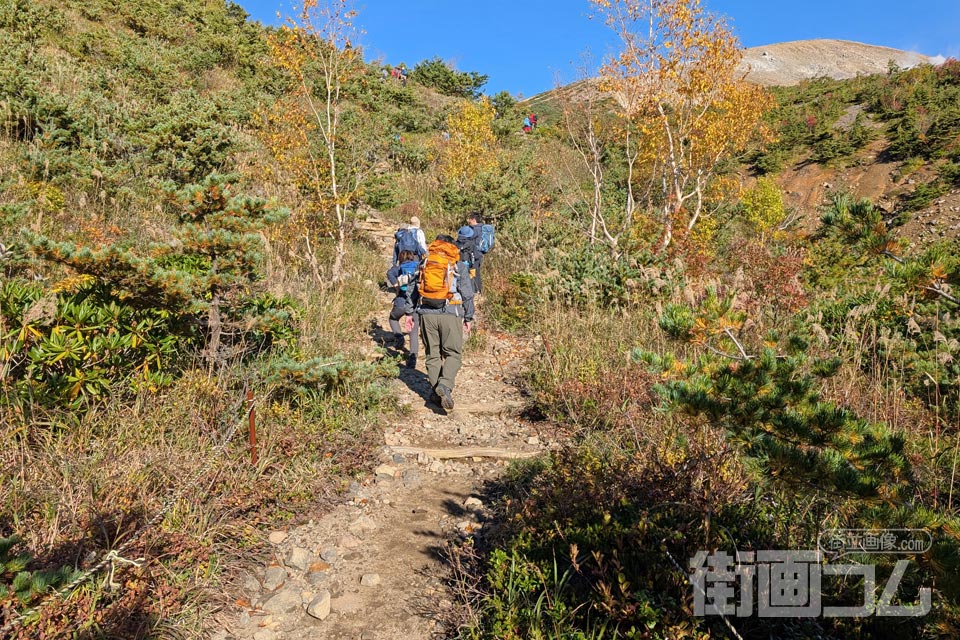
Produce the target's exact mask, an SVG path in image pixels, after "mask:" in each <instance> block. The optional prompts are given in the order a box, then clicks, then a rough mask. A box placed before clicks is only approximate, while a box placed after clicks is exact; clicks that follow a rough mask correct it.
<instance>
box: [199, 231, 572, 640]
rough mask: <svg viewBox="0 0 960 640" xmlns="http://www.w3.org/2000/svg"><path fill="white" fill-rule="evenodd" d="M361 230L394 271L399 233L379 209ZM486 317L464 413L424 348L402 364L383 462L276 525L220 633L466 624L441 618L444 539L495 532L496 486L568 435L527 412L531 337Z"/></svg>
mask: <svg viewBox="0 0 960 640" xmlns="http://www.w3.org/2000/svg"><path fill="white" fill-rule="evenodd" d="M360 230H361V231H362V232H363V233H364V234H365V235H366V237H367V238H368V239H370V240H371V241H372V242H375V243H377V245H378V246H380V248H381V249H382V251H381V253H382V255H383V256H384V260H385V262H384V268H383V271H384V272H386V269H387V267H388V266H389V263H390V260H391V257H392V253H393V233H394V231H395V227H394V226H393V225H392V224H390V223H388V222H386V221H383V220H382V219H380V218H378V217H368V218H367V220H365V221H364V222H363V223H361V224H360ZM371 286H378V285H377V284H373V283H371ZM380 296H381V300H382V302H383V304H382V305H381V311H380V313H379V314H378V316H377V317H376V318H371V321H370V327H371V329H370V332H369V333H370V335H371V340H372V342H373V344H374V347H376V346H382V345H383V344H384V341H385V340H389V339H390V338H391V337H392V333H391V332H390V329H389V325H388V323H387V314H388V312H389V309H390V302H391V301H392V299H393V294H392V293H390V292H388V291H386V290H385V289H382V288H381V290H380ZM477 320H478V323H477V330H479V331H480V332H483V334H484V336H483V338H484V339H482V340H478V341H477V342H478V343H479V344H480V345H481V346H482V349H476V348H474V349H471V347H470V346H468V347H467V348H466V351H465V353H464V359H463V367H462V369H461V370H460V372H459V374H458V376H457V385H456V389H455V390H454V398H455V401H456V406H455V409H454V410H453V411H452V412H451V413H450V414H449V415H447V414H446V412H444V410H443V409H441V408H440V407H437V406H434V405H433V404H432V403H429V401H428V398H429V395H430V389H429V383H428V382H427V377H426V373H425V369H424V366H423V347H422V346H421V354H420V358H419V362H418V364H417V367H416V369H408V368H406V367H405V366H401V368H400V375H399V377H398V378H397V379H395V380H393V381H392V382H391V385H392V390H393V392H394V393H395V394H396V397H397V398H398V399H399V401H400V403H401V405H402V410H401V411H400V412H398V414H397V415H395V416H388V417H386V418H385V420H387V421H388V422H385V423H384V424H383V425H382V429H381V430H380V431H381V432H382V438H383V441H382V445H383V446H382V447H380V448H379V450H378V455H379V462H380V464H379V466H377V467H376V468H375V469H373V470H372V472H371V473H369V474H367V475H366V476H365V478H364V479H363V480H362V481H359V482H356V481H355V482H352V483H351V485H350V489H349V491H348V492H347V493H346V494H345V495H343V496H340V497H339V498H338V499H337V503H336V504H335V506H334V507H333V508H332V509H331V510H330V511H329V512H327V513H323V514H318V516H317V517H316V518H314V519H311V520H310V521H309V522H308V523H307V524H304V525H300V526H296V527H292V528H290V529H288V530H277V531H273V532H272V533H270V536H269V540H270V544H271V549H270V552H271V553H270V556H271V558H270V559H269V560H267V561H266V562H265V563H264V564H263V565H261V566H259V567H253V568H250V569H249V570H248V572H247V574H246V575H245V577H243V578H242V588H241V589H240V591H241V593H239V594H237V595H238V596H239V597H238V599H237V601H236V606H233V607H231V608H229V609H227V610H224V611H222V612H220V613H219V614H218V616H217V620H216V625H215V627H214V628H215V629H216V632H215V633H214V634H213V636H212V638H213V639H214V640H229V639H234V640H247V639H253V640H305V639H308V638H309V639H319V638H324V639H327V638H329V639H331V640H341V639H342V640H347V639H349V640H359V639H362V640H400V639H402V640H426V639H429V638H442V637H448V636H450V635H452V634H453V633H454V632H455V631H456V630H455V629H444V628H442V624H441V622H440V621H441V620H442V619H443V617H444V616H443V611H444V610H445V609H450V608H452V607H454V606H455V604H454V603H455V598H454V596H453V594H451V593H448V592H447V587H446V586H445V584H444V581H443V576H444V575H445V560H444V556H443V548H444V545H445V543H446V542H447V541H448V540H452V539H455V538H457V537H458V536H459V537H467V536H475V537H479V536H482V535H483V534H484V530H485V529H487V530H489V528H490V527H491V526H492V525H493V524H494V523H491V522H489V521H487V519H486V516H485V513H486V512H485V505H484V504H483V502H482V501H481V499H480V498H481V497H482V496H483V486H484V482H486V481H489V480H491V479H494V478H496V477H497V476H498V475H499V474H501V473H502V472H503V470H504V469H505V468H506V465H507V464H509V461H510V460H511V459H514V458H523V457H530V456H533V455H536V454H537V453H539V452H541V451H542V450H544V449H545V448H546V447H548V446H549V445H550V444H551V441H552V440H555V439H556V434H555V433H553V432H552V430H551V431H549V432H547V431H544V430H545V429H548V427H547V426H545V425H547V424H548V423H542V422H541V423H536V424H534V423H530V422H528V421H526V420H524V419H522V418H521V417H520V415H519V414H520V410H521V408H522V407H523V406H524V404H525V402H524V399H523V398H522V397H521V394H520V391H519V389H518V388H517V386H516V379H517V376H518V375H519V373H520V371H521V367H522V364H523V361H524V359H525V356H526V354H527V353H528V352H529V350H530V349H531V348H532V346H533V345H532V343H531V342H530V341H523V340H521V339H518V338H516V337H514V336H511V335H509V334H501V333H496V332H493V331H491V330H490V329H489V328H488V327H486V325H485V322H484V314H483V303H482V301H481V302H480V304H479V305H478V308H477ZM388 353H396V350H395V349H393V348H391V349H388ZM538 428H539V429H540V430H541V432H538V431H537V429H538ZM231 595H234V594H231Z"/></svg>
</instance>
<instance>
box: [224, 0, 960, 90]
mask: <svg viewBox="0 0 960 640" xmlns="http://www.w3.org/2000/svg"><path fill="white" fill-rule="evenodd" d="M237 1H238V4H240V5H241V6H242V7H244V9H246V10H247V12H248V13H250V15H251V16H252V17H253V18H254V19H257V20H260V21H261V22H263V23H265V24H277V23H278V20H277V17H276V14H277V12H278V11H279V12H280V13H281V14H282V15H284V16H286V15H289V14H290V13H291V11H292V7H293V6H295V4H296V3H294V2H292V1H291V0H237ZM703 3H704V6H706V7H707V9H708V10H709V11H711V12H714V13H718V14H723V15H725V16H727V17H728V18H729V19H730V23H731V25H732V26H733V29H734V31H735V33H736V34H737V36H739V38H740V41H741V43H742V44H743V45H744V46H745V47H754V46H760V45H765V44H773V43H776V42H787V41H790V40H807V39H813V38H837V39H842V40H854V41H857V42H864V43H867V44H875V45H882V46H887V47H893V48H896V49H905V50H908V51H918V52H920V53H924V54H927V55H931V56H935V55H943V56H947V57H960V0H927V1H926V2H923V3H922V4H920V5H916V6H922V7H923V8H922V9H917V8H914V7H911V6H910V3H908V2H905V1H904V0H896V1H894V0H805V1H803V2H782V3H781V2H769V1H763V2H760V1H757V0H703ZM354 6H355V7H356V8H357V10H358V11H359V15H358V16H357V19H356V26H358V27H359V28H361V29H362V30H363V31H364V34H363V36H362V38H361V44H362V45H363V47H364V50H365V52H366V57H367V59H368V60H373V59H382V60H383V61H385V62H387V63H390V64H399V63H400V62H405V63H406V64H407V65H408V66H410V67H412V66H413V65H414V64H416V63H417V62H419V61H421V60H424V59H427V58H432V57H435V56H439V57H440V58H441V59H443V60H445V61H447V62H448V63H451V64H452V65H453V66H454V67H456V68H457V69H459V70H461V71H477V72H480V73H483V74H486V75H488V76H490V79H489V81H488V82H487V84H486V86H484V88H483V90H484V92H486V93H490V94H493V93H496V92H498V91H501V90H506V91H509V92H510V93H511V94H513V95H514V96H518V95H522V96H524V97H529V96H532V95H534V94H536V93H539V92H541V91H546V90H547V89H551V88H553V87H554V86H555V85H556V81H557V75H558V74H559V76H560V79H561V80H562V81H563V82H570V81H572V80H574V79H576V77H577V73H576V69H575V65H577V64H578V63H579V61H580V60H581V58H582V54H583V52H585V51H587V50H589V51H590V52H591V55H592V57H593V58H594V59H600V58H602V57H603V56H604V55H605V54H607V53H610V52H611V51H612V49H611V47H612V46H613V44H614V42H615V41H614V39H613V37H612V34H611V32H610V31H609V30H608V29H607V28H606V27H605V26H604V25H603V24H602V23H600V22H598V21H597V20H590V19H589V18H588V14H589V12H590V4H589V3H588V2H587V0H525V1H524V0H520V1H514V2H508V1H506V0H355V5H354Z"/></svg>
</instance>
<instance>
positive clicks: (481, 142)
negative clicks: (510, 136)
mask: <svg viewBox="0 0 960 640" xmlns="http://www.w3.org/2000/svg"><path fill="white" fill-rule="evenodd" d="M495 115H496V110H495V109H494V107H493V104H492V103H491V102H490V100H488V99H487V98H486V97H483V98H481V99H480V100H478V101H476V102H472V101H463V102H461V103H460V104H459V105H458V107H457V109H456V110H455V111H454V112H453V113H451V114H450V115H449V116H448V117H447V131H448V132H449V133H450V139H449V140H447V141H446V142H445V143H442V148H441V150H440V160H441V165H440V168H441V175H442V176H443V178H444V179H445V180H454V181H456V182H458V183H460V184H465V183H467V182H469V181H470V180H472V179H474V178H476V177H477V176H478V175H479V174H480V173H482V172H484V171H486V170H490V169H494V168H496V166H497V163H498V159H497V153H496V147H497V145H496V136H495V135H494V133H493V118H494V116H495Z"/></svg>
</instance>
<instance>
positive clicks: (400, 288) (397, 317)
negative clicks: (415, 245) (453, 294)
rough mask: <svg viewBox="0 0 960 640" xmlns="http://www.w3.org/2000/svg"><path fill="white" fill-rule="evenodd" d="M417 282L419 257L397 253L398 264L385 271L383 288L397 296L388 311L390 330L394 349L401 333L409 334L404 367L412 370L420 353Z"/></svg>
mask: <svg viewBox="0 0 960 640" xmlns="http://www.w3.org/2000/svg"><path fill="white" fill-rule="evenodd" d="M419 280H420V257H419V256H418V255H417V254H416V253H414V252H413V251H406V250H405V251H401V252H400V256H399V258H398V264H395V265H394V266H392V267H390V269H389V270H387V285H388V286H391V287H396V289H397V295H396V297H395V298H394V299H393V306H392V307H391V308H390V330H391V331H393V339H394V342H395V344H396V347H397V348H398V349H403V345H404V341H405V340H404V334H410V349H409V351H408V353H409V355H408V356H407V367H409V368H410V369H415V368H416V366H417V354H418V352H419V351H420V343H419V336H418V334H419V332H420V317H419V316H417V315H416V314H415V313H414V309H415V308H416V303H417V298H418V295H419V294H418V293H417V283H418V282H419Z"/></svg>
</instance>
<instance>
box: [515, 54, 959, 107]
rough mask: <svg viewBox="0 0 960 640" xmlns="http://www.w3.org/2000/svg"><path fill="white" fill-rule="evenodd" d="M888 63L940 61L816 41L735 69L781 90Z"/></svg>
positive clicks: (755, 57)
mask: <svg viewBox="0 0 960 640" xmlns="http://www.w3.org/2000/svg"><path fill="white" fill-rule="evenodd" d="M891 61H892V62H893V63H894V64H895V65H896V66H897V67H899V68H901V69H909V68H912V67H916V66H918V65H921V64H939V63H940V62H942V61H943V60H942V58H939V57H932V56H927V55H924V54H922V53H917V52H913V51H904V50H901V49H894V48H891V47H884V46H879V45H872V44H865V43H862V42H854V41H852V40H836V39H829V38H816V39H812V40H792V41H788V42H777V43H773V44H767V45H761V46H757V47H749V48H746V49H744V50H743V60H742V61H741V62H740V65H739V66H738V69H739V70H740V71H742V72H745V73H746V74H747V76H746V77H747V80H749V81H751V82H755V83H756V84H760V85H763V86H765V87H775V86H781V87H784V86H793V85H796V84H799V83H800V82H802V81H803V80H812V79H813V78H817V77H828V78H831V79H834V80H846V79H849V78H855V77H857V76H858V75H873V74H878V73H886V72H887V71H888V70H889V68H890V62H891ZM596 81H597V78H587V79H585V80H577V81H574V82H571V83H569V84H566V85H563V86H562V87H556V88H554V89H551V90H549V91H544V92H541V93H538V94H536V95H533V96H530V97H529V98H526V99H525V100H523V101H522V102H525V103H529V104H535V103H537V102H541V101H543V100H548V99H549V98H550V97H551V96H553V95H554V92H556V91H558V90H566V91H570V92H571V97H572V98H573V99H574V100H576V99H577V96H578V94H580V92H582V91H585V90H586V89H587V88H588V87H592V86H593V85H594V84H595V83H596Z"/></svg>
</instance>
